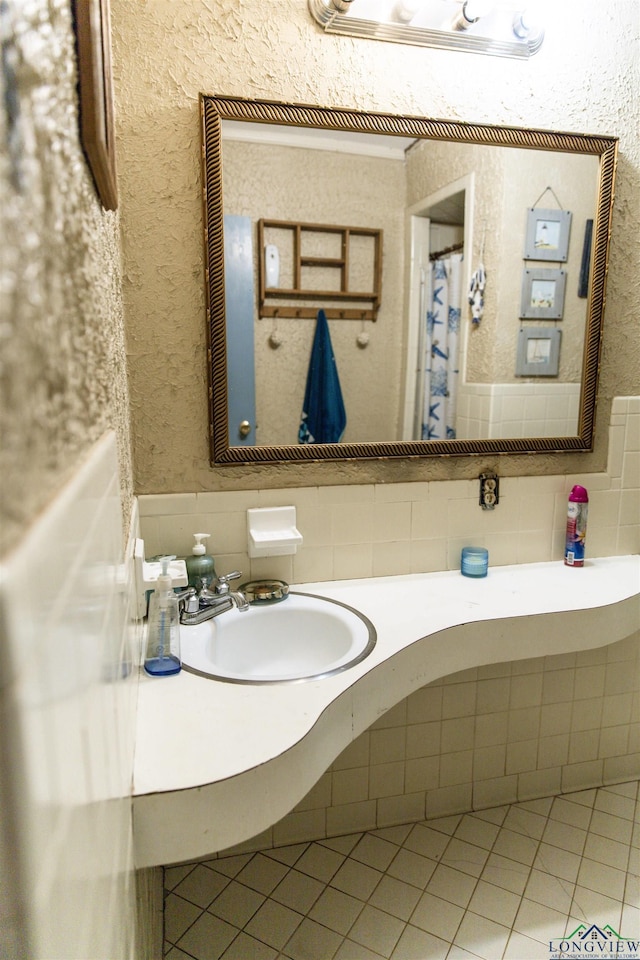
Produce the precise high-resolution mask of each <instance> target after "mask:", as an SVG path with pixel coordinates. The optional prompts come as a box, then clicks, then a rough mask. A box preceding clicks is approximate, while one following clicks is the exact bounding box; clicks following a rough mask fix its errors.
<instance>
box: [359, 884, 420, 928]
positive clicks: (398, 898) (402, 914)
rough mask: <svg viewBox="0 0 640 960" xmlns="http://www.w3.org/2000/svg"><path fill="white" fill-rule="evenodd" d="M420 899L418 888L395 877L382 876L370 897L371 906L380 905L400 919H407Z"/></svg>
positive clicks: (382, 908)
mask: <svg viewBox="0 0 640 960" xmlns="http://www.w3.org/2000/svg"><path fill="white" fill-rule="evenodd" d="M419 899H420V890H419V889H418V888H417V887H414V886H413V885H412V884H410V883H404V882H403V881H402V880H397V879H396V878H395V877H389V876H384V877H383V878H382V880H381V881H380V883H379V884H378V886H377V887H376V889H375V890H374V892H373V893H372V895H371V897H370V898H369V903H370V904H371V906H372V907H380V909H381V910H386V912H387V913H390V914H391V915H392V916H394V917H399V918H400V920H408V919H409V917H410V916H411V914H412V913H413V911H414V909H415V906H416V904H417V902H418V900H419Z"/></svg>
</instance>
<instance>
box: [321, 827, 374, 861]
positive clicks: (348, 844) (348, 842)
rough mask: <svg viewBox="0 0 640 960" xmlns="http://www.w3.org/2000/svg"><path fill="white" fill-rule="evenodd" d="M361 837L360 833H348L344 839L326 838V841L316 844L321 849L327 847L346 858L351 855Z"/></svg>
mask: <svg viewBox="0 0 640 960" xmlns="http://www.w3.org/2000/svg"><path fill="white" fill-rule="evenodd" d="M362 836H363V834H362V833H350V834H348V835H346V836H344V837H327V839H326V840H318V841H317V842H318V843H319V844H320V846H321V847H328V848H329V849H330V850H335V851H336V853H342V854H344V856H345V857H346V856H348V855H349V854H350V853H351V851H352V850H353V848H354V847H355V845H356V843H357V842H358V840H359V839H360V837H362Z"/></svg>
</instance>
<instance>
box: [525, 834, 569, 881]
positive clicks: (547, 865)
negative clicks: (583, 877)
mask: <svg viewBox="0 0 640 960" xmlns="http://www.w3.org/2000/svg"><path fill="white" fill-rule="evenodd" d="M533 866H534V868H535V869H536V870H540V871H542V873H550V874H551V875H552V876H553V877H561V878H562V879H563V880H569V882H570V883H575V882H576V878H577V876H578V870H579V869H580V857H579V856H578V854H577V853H571V852H570V851H569V850H561V849H560V847H551V846H549V844H547V843H541V844H540V848H539V850H538V853H537V856H536V858H535V860H534V861H533Z"/></svg>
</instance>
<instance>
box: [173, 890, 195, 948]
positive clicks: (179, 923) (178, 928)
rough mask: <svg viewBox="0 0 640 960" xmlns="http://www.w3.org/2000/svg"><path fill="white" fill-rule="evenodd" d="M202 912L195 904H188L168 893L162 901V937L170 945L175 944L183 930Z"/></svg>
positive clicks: (186, 901)
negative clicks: (163, 936)
mask: <svg viewBox="0 0 640 960" xmlns="http://www.w3.org/2000/svg"><path fill="white" fill-rule="evenodd" d="M201 913H202V910H201V909H200V907H196V905H195V903H189V901H188V900H183V899H182V897H177V896H176V895H175V893H170V894H169V895H168V896H167V897H165V901H164V935H165V939H166V940H168V941H169V942H170V943H177V942H178V940H179V939H180V937H181V936H182V934H183V933H184V932H185V930H188V929H189V927H190V926H191V924H192V923H195V921H196V920H197V919H198V917H199V916H200V914H201Z"/></svg>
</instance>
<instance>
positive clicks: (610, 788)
mask: <svg viewBox="0 0 640 960" xmlns="http://www.w3.org/2000/svg"><path fill="white" fill-rule="evenodd" d="M639 784H640V781H638V780H631V781H629V783H610V784H608V785H607V786H606V787H603V789H604V790H606V791H607V793H619V794H620V796H621V797H631V798H632V799H633V800H637V799H638V786H639Z"/></svg>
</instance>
